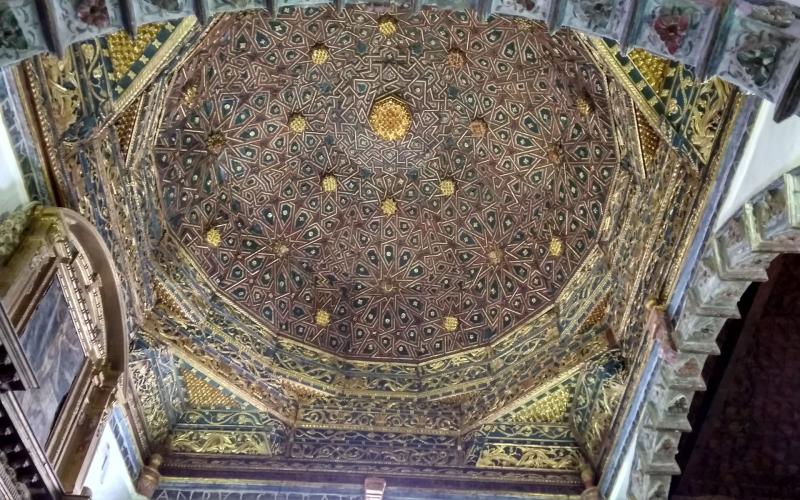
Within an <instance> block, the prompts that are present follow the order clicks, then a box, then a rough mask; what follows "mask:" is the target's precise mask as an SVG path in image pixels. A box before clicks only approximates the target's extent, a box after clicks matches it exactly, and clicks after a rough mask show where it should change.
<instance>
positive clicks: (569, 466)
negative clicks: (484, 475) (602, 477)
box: [476, 444, 580, 470]
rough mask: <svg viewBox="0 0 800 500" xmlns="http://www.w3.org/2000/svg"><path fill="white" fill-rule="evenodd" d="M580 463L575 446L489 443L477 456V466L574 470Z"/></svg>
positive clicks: (578, 453)
mask: <svg viewBox="0 0 800 500" xmlns="http://www.w3.org/2000/svg"><path fill="white" fill-rule="evenodd" d="M579 463H580V452H579V451H578V449H577V448H561V447H543V446H517V445H510V444H490V445H488V446H486V447H485V448H484V449H483V451H482V452H481V456H480V458H478V463H477V464H476V466H477V467H497V468H519V469H554V470H559V469H566V470H575V469H577V468H578V465H579Z"/></svg>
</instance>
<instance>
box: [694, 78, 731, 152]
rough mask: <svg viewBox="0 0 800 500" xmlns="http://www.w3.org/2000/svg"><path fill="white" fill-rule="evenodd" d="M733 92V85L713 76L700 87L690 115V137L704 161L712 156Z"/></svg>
mask: <svg viewBox="0 0 800 500" xmlns="http://www.w3.org/2000/svg"><path fill="white" fill-rule="evenodd" d="M731 92H732V90H731V86H730V85H729V84H727V83H725V82H723V81H722V80H720V79H719V78H713V79H711V80H710V81H708V82H706V83H704V84H703V85H702V86H701V87H700V91H699V93H698V97H697V99H696V100H695V103H694V107H693V108H692V112H691V115H690V116H689V128H690V134H689V139H690V140H691V142H692V145H693V146H694V147H695V149H697V152H698V153H699V154H700V157H701V158H702V159H703V161H708V160H709V158H710V157H711V152H712V150H713V148H714V143H715V140H716V138H717V134H718V133H719V131H720V127H721V126H722V123H723V118H724V117H725V109H726V107H727V104H728V101H729V98H730V96H731Z"/></svg>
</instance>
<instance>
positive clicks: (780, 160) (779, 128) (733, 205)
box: [714, 0, 800, 230]
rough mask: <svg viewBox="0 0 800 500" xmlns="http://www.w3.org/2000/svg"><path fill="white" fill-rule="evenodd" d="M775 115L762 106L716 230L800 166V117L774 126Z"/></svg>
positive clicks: (722, 207) (729, 188) (725, 199)
mask: <svg viewBox="0 0 800 500" xmlns="http://www.w3.org/2000/svg"><path fill="white" fill-rule="evenodd" d="M799 1H800V0H799ZM774 112H775V106H774V105H772V104H771V103H768V102H764V103H763V104H762V105H761V108H760V109H759V111H758V115H757V116H756V120H755V123H754V124H753V128H752V130H751V134H750V138H749V139H748V142H747V146H745V150H744V152H743V153H742V157H741V159H740V161H739V164H738V165H736V171H735V172H734V176H733V179H732V181H731V184H730V186H729V187H728V192H727V193H726V195H725V198H724V200H723V202H722V205H721V207H720V210H719V213H718V214H717V220H716V222H715V226H714V229H715V230H716V229H719V228H720V227H721V226H722V225H723V224H724V223H725V222H726V221H727V220H728V219H730V218H731V217H732V216H733V215H734V214H735V213H736V212H737V211H738V210H739V209H740V208H741V207H742V205H744V203H745V202H746V201H747V200H749V199H750V198H751V197H752V196H754V195H756V194H758V193H759V192H760V191H762V190H763V189H764V188H766V187H767V186H768V185H769V184H770V183H772V181H774V180H775V179H777V178H778V177H779V176H780V175H781V174H783V173H784V172H787V171H789V170H791V169H793V168H795V167H798V166H800V117H797V116H792V117H791V118H788V119H786V120H784V121H783V122H781V123H775V122H774V121H773V120H772V115H773V113H774Z"/></svg>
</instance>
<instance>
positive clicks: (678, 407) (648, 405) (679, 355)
mask: <svg viewBox="0 0 800 500" xmlns="http://www.w3.org/2000/svg"><path fill="white" fill-rule="evenodd" d="M782 253H800V168H797V169H794V170H792V171H790V172H788V173H786V174H784V175H783V176H781V177H780V178H779V179H778V180H776V181H775V182H773V183H772V184H771V185H770V186H769V187H767V188H766V189H765V190H764V191H762V192H761V193H759V194H758V195H756V196H754V197H753V198H751V199H750V201H749V202H747V203H745V204H744V206H743V207H742V208H741V209H740V210H739V211H738V212H737V213H736V215H734V216H733V217H732V218H731V219H730V220H728V221H727V222H726V223H725V224H724V225H723V226H722V227H721V228H720V229H719V230H718V231H717V232H716V233H715V234H714V235H713V236H712V237H711V238H710V239H709V240H708V241H707V242H706V244H705V247H704V249H703V252H702V254H701V258H700V260H699V261H698V263H697V266H696V268H695V270H694V274H693V276H692V279H691V281H690V286H689V287H688V289H687V290H688V291H687V294H686V298H685V303H684V304H683V307H682V309H681V310H680V311H679V312H678V314H677V315H676V316H675V317H674V318H673V321H672V324H673V325H674V328H673V329H672V331H671V332H670V335H669V339H668V340H667V342H668V343H670V344H671V345H669V346H662V348H664V349H665V350H667V351H672V350H674V352H671V353H669V355H667V356H662V359H661V360H660V362H659V366H658V367H657V369H656V372H655V374H654V376H653V380H652V385H651V387H650V390H649V391H648V394H647V397H646V400H645V402H644V405H643V410H642V420H641V427H640V430H639V434H638V438H637V440H636V445H635V446H636V449H635V452H634V453H635V455H634V463H633V473H632V475H631V482H630V485H629V488H628V491H629V496H630V497H631V498H636V499H666V498H667V494H668V492H669V485H670V481H671V478H672V476H673V475H677V474H680V472H681V471H680V468H679V467H678V465H677V463H676V461H675V455H676V453H677V451H678V446H677V443H678V441H679V440H680V435H681V433H682V432H688V431H690V430H691V427H690V425H689V421H688V413H689V406H690V402H691V400H692V398H693V397H694V393H695V392H696V391H702V390H704V389H705V383H704V382H703V379H702V375H701V371H702V367H703V365H704V364H705V360H706V358H707V357H708V356H709V355H713V354H719V348H718V346H717V344H716V338H717V335H718V334H719V332H720V330H721V328H722V326H723V325H724V323H725V321H727V320H728V319H729V318H737V317H739V312H738V308H737V302H738V301H739V298H740V297H741V295H742V293H744V291H745V290H746V289H747V287H748V286H750V284H751V283H752V282H763V281H766V279H767V274H766V269H767V267H768V266H769V264H770V263H771V262H772V260H773V259H774V258H775V257H777V256H778V255H780V254H782ZM687 367H689V368H687ZM665 443H669V445H666V444H665Z"/></svg>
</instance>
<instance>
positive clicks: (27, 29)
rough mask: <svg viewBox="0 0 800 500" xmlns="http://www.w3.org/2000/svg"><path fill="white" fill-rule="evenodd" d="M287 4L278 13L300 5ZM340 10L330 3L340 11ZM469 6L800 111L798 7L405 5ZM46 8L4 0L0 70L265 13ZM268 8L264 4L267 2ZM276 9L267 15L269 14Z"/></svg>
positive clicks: (190, 6)
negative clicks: (575, 35)
mask: <svg viewBox="0 0 800 500" xmlns="http://www.w3.org/2000/svg"><path fill="white" fill-rule="evenodd" d="M306 4H307V2H305V1H302V0H289V1H287V2H285V3H284V4H282V6H281V7H279V8H278V12H277V15H280V14H281V11H282V10H283V9H291V8H292V7H293V6H298V7H302V6H305V5H306ZM346 4H347V2H346V1H344V0H337V1H336V5H337V7H339V8H344V7H345V6H346ZM424 4H429V5H431V6H434V7H437V8H445V9H454V10H460V9H463V8H465V7H468V8H474V9H476V10H477V11H478V12H480V13H481V14H482V16H484V17H488V15H489V14H495V15H498V14H499V15H509V16H517V17H521V18H525V19H529V20H533V21H538V22H544V23H546V24H547V25H548V26H549V27H550V28H551V29H552V30H556V29H558V28H560V27H570V28H573V29H576V30H578V31H583V32H586V33H590V34H593V35H596V36H598V37H603V38H607V39H613V40H617V41H619V43H620V44H621V46H622V47H623V48H624V49H625V50H627V48H629V47H639V48H643V49H646V50H648V51H650V52H652V53H654V54H657V55H659V56H662V57H666V58H668V59H671V60H674V61H679V62H681V63H684V64H686V65H688V66H691V67H692V68H694V69H695V72H696V74H697V76H698V77H699V78H700V79H704V78H705V77H708V76H711V75H718V76H720V77H721V78H723V79H725V80H727V81H729V82H731V83H733V84H736V85H738V86H740V87H742V88H745V89H747V90H748V91H750V92H752V93H755V94H756V95H759V96H761V97H763V98H765V99H768V100H770V101H772V102H775V103H777V105H778V106H777V111H776V119H783V118H786V117H787V116H789V115H791V114H793V113H797V112H798V111H800V87H798V85H792V81H793V80H796V79H797V78H796V75H797V74H798V72H799V71H800V37H798V33H799V32H800V15H799V14H798V13H799V12H800V9H798V8H797V7H794V6H792V5H791V4H789V3H783V2H780V1H775V2H770V3H764V2H756V1H752V2H747V1H744V0H737V1H734V2H716V3H714V2H705V1H700V0H679V1H672V0H670V1H666V0H649V1H635V0H558V1H556V0H546V1H543V2H520V1H517V0H494V1H490V0H487V1H483V0H475V1H473V2H467V3H465V2H460V1H445V2H442V1H430V2H422V1H417V2H413V6H412V7H411V8H412V9H414V10H415V11H416V10H419V9H420V8H422V7H423V6H424ZM39 5H45V4H42V3H40V2H36V1H34V0H11V1H10V2H4V4H3V6H1V7H0V30H2V33H3V37H2V40H0V65H6V64H10V63H14V62H16V61H20V60H22V59H26V58H29V57H32V56H34V55H37V54H41V53H44V52H51V53H55V54H59V55H63V54H64V53H65V51H66V48H67V46H68V45H70V44H73V43H76V42H82V41H86V40H89V39H91V38H94V37H97V36H100V35H107V34H110V33H113V32H115V31H119V30H123V29H124V30H126V31H128V32H129V33H132V34H135V33H136V32H137V29H138V27H139V26H140V25H143V24H147V23H154V22H165V21H169V20H174V19H180V18H185V17H188V16H196V17H197V19H199V20H200V21H201V22H203V23H206V22H208V21H209V20H210V19H211V17H212V16H214V15H216V14H220V13H226V12H234V11H243V10H252V9H258V8H264V6H265V3H264V2H258V1H255V0H242V1H235V2H234V1H230V0H209V1H198V2H190V1H188V0H125V1H121V2H117V1H106V0H77V1H69V0H59V1H55V2H50V3H46V7H45V8H44V9H40V8H38V6H39ZM266 5H269V6H272V3H270V2H266ZM273 8H274V7H273Z"/></svg>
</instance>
